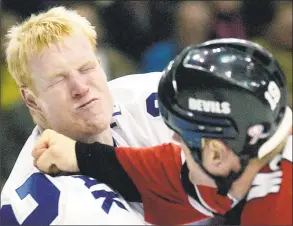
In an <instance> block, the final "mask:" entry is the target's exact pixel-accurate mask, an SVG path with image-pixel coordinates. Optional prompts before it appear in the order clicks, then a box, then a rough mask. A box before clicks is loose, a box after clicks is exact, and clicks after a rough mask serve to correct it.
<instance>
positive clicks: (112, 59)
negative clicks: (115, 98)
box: [67, 2, 137, 80]
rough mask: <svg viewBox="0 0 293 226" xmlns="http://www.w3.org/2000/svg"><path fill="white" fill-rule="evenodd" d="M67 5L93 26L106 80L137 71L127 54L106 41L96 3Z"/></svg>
mask: <svg viewBox="0 0 293 226" xmlns="http://www.w3.org/2000/svg"><path fill="white" fill-rule="evenodd" d="M67 6H69V7H70V8H72V9H74V10H76V11H78V13H79V14H80V15H82V16H84V17H86V18H87V19H88V20H89V21H90V22H91V24H92V25H93V26H95V28H96V31H97V34H98V38H97V43H98V46H97V52H98V57H99V59H100V61H101V64H102V66H103V69H104V70H105V73H106V75H107V77H108V80H111V79H115V78H118V77H120V76H124V75H127V74H134V73H135V72H136V71H137V66H136V65H137V64H136V62H135V61H134V60H133V59H131V58H130V57H129V56H127V55H126V54H124V53H123V52H121V51H119V50H118V49H116V48H114V47H112V45H110V43H108V42H107V37H106V36H105V29H104V26H103V23H102V21H101V19H100V16H99V11H98V9H97V5H96V4H94V3H93V2H77V3H67Z"/></svg>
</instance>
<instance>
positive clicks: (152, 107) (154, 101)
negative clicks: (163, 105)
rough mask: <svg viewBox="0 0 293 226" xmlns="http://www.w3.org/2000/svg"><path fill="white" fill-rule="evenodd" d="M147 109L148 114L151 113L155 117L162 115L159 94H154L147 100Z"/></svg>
mask: <svg viewBox="0 0 293 226" xmlns="http://www.w3.org/2000/svg"><path fill="white" fill-rule="evenodd" d="M146 109H147V113H149V114H150V115H151V116H153V117H158V116H159V115H160V111H159V106H158V94H157V93H152V94H151V95H149V97H148V98H147V99H146Z"/></svg>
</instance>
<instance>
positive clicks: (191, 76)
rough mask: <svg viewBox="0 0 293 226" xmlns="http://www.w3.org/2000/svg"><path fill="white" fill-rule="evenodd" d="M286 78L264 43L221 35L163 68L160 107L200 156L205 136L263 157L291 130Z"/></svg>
mask: <svg viewBox="0 0 293 226" xmlns="http://www.w3.org/2000/svg"><path fill="white" fill-rule="evenodd" d="M287 95H288V93H287V84H286V78H285V75H284V73H283V71H282V70H281V68H280V66H279V63H278V62H277V61H276V60H275V58H274V57H273V56H272V54H271V53H269V52H268V51H267V50H265V49H264V48H262V47H261V46H259V45H257V44H255V43H253V42H249V41H246V40H241V39H234V38H228V39H217V40H212V41H208V42H205V43H203V44H199V45H191V46H189V47H187V48H186V49H185V50H183V51H182V52H181V53H180V54H179V55H178V56H177V57H176V58H175V59H174V60H173V61H172V62H171V63H170V64H169V65H168V67H167V68H166V69H165V70H164V72H163V76H162V78H161V80H160V83H159V88H158V100H159V109H160V112H161V114H162V117H163V118H164V121H165V123H166V124H167V125H168V126H169V127H170V128H171V129H173V130H174V131H176V132H177V133H178V134H179V135H180V136H181V137H182V139H183V140H184V141H185V143H186V144H187V145H188V147H189V148H190V149H191V150H192V151H193V155H194V157H195V160H196V161H199V162H200V159H201V156H200V151H199V149H200V146H201V139H202V138H215V139H220V140H222V141H223V142H225V143H226V144H227V145H228V146H229V147H230V148H231V149H232V150H233V151H234V152H235V153H236V154H237V155H238V156H239V157H240V158H242V159H246V160H247V159H250V158H254V157H259V158H262V157H263V156H265V155H266V154H268V153H269V152H270V151H272V150H273V149H274V148H275V147H276V146H277V145H278V144H279V143H280V142H281V141H282V140H283V139H284V137H285V135H286V134H287V133H288V130H289V128H290V126H291V125H292V118H291V115H292V112H291V109H290V108H289V107H287V98H288V96H287Z"/></svg>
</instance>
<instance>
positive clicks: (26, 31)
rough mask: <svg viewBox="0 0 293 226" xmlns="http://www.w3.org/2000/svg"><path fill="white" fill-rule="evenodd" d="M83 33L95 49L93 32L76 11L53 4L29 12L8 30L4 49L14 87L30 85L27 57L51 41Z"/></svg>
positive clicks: (95, 35) (91, 27)
mask: <svg viewBox="0 0 293 226" xmlns="http://www.w3.org/2000/svg"><path fill="white" fill-rule="evenodd" d="M73 34H83V35H85V36H86V37H87V38H88V39H89V41H90V42H91V44H92V46H93V48H96V37H97V34H96V31H95V28H94V27H93V26H91V24H90V22H89V21H88V20H87V19H86V18H84V17H82V16H80V15H79V14H78V13H77V12H76V11H74V10H69V9H66V8H65V7H54V8H51V9H49V10H48V11H46V12H42V13H40V14H38V15H34V14H33V15H32V16H31V17H30V18H28V19H27V20H25V21H24V22H22V23H21V24H19V25H16V26H13V27H12V28H11V29H9V31H8V34H7V38H8V44H7V48H6V56H7V64H8V69H9V72H10V74H11V75H12V77H13V78H14V80H15V81H16V83H17V84H18V86H20V87H21V86H24V87H32V75H31V73H30V71H29V67H28V60H29V58H30V57H31V56H32V55H33V54H35V53H37V52H39V51H42V49H43V48H45V47H48V46H49V45H50V44H52V43H60V42H61V41H62V40H63V39H64V38H65V37H67V36H71V35H73Z"/></svg>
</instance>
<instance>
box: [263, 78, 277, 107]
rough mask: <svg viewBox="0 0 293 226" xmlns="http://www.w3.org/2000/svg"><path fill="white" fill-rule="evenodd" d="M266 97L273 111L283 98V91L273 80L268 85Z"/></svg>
mask: <svg viewBox="0 0 293 226" xmlns="http://www.w3.org/2000/svg"><path fill="white" fill-rule="evenodd" d="M265 98H266V100H267V101H268V102H269V104H270V106H271V109H272V111H273V110H275V108H276V106H277V104H278V103H279V101H280V99H281V92H280V89H279V87H278V86H277V84H276V83H275V82H273V81H271V82H270V83H269V85H268V90H267V91H266V92H265Z"/></svg>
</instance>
